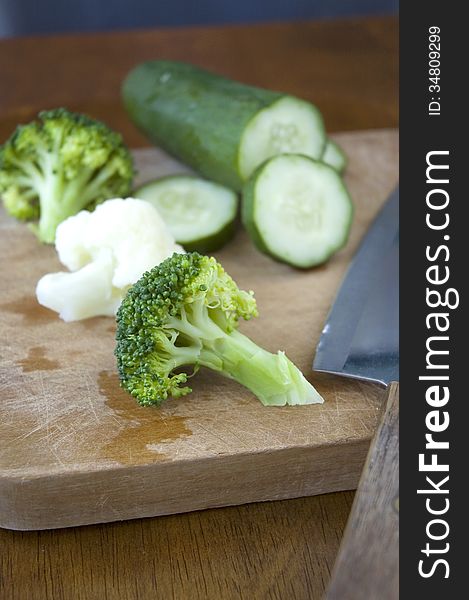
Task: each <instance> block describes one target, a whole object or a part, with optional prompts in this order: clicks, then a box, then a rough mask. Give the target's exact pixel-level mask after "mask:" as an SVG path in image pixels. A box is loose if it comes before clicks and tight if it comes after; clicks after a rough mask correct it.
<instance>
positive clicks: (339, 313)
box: [313, 188, 399, 385]
mask: <svg viewBox="0 0 469 600" xmlns="http://www.w3.org/2000/svg"><path fill="white" fill-rule="evenodd" d="M313 368H314V370H315V371H324V372H327V373H337V374H340V375H345V376H348V377H356V378H359V379H367V380H370V381H376V382H379V383H383V384H385V385H387V384H388V383H389V382H391V381H398V379H399V188H397V189H396V190H394V192H393V193H392V194H391V196H390V198H389V200H388V201H387V202H386V204H385V205H384V208H383V209H382V210H381V212H380V213H379V214H378V216H377V217H376V219H375V221H374V223H373V224H372V225H371V227H370V229H369V231H368V233H367V234H366V236H365V238H364V240H363V241H362V244H361V246H360V248H359V249H358V252H357V253H356V255H355V257H354V259H353V262H352V264H351V265H350V267H349V269H348V271H347V274H346V275H345V278H344V280H343V282H342V285H341V287H340V290H339V292H338V294H337V297H336V299H335V302H334V304H333V306H332V309H331V311H330V313H329V315H328V317H327V320H326V324H325V326H324V329H323V331H322V334H321V338H320V340H319V344H318V347H317V349H316V357H315V360H314V365H313Z"/></svg>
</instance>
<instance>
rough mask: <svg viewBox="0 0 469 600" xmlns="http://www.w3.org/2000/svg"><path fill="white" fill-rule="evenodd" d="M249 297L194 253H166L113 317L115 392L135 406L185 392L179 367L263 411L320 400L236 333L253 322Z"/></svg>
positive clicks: (284, 363)
mask: <svg viewBox="0 0 469 600" xmlns="http://www.w3.org/2000/svg"><path fill="white" fill-rule="evenodd" d="M257 314H258V313H257V307H256V301H255V299H254V296H253V293H252V292H245V291H242V290H240V289H239V288H238V286H237V285H236V283H235V282H234V281H233V279H232V278H231V277H230V276H229V275H228V274H227V273H226V272H225V271H224V269H223V267H222V266H221V265H220V264H219V263H218V262H217V261H216V260H215V258H211V257H208V256H201V255H200V254H197V253H195V252H194V253H188V254H173V256H172V257H171V258H168V259H166V260H165V261H164V262H162V263H160V264H159V265H158V266H156V267H154V268H153V269H152V270H151V271H148V272H146V273H145V274H144V275H143V276H142V277H141V279H140V280H139V281H138V282H137V283H136V284H135V285H133V286H132V287H131V288H130V290H129V291H128V293H127V295H126V297H125V298H124V300H123V302H122V304H121V306H120V308H119V310H118V312H117V334H116V340H117V344H116V349H115V355H116V358H117V365H118V370H119V376H120V380H121V385H122V387H123V388H124V389H126V390H127V391H128V392H130V394H132V396H134V397H135V398H136V399H137V401H138V402H139V403H140V404H142V405H150V404H160V403H161V402H162V401H164V400H166V399H167V398H168V397H178V396H183V395H185V394H188V393H189V392H191V391H192V390H191V388H190V387H189V386H188V385H186V384H187V379H188V374H187V373H186V372H184V371H183V370H182V367H187V366H192V368H193V370H194V371H196V370H197V369H198V368H199V367H200V366H203V367H208V368H210V369H213V370H214V371H218V372H219V373H221V374H223V375H225V376H226V377H229V378H231V379H235V380H236V381H238V382H239V383H241V384H242V385H244V386H246V387H247V388H249V389H250V390H251V391H252V392H253V393H254V394H255V395H256V396H257V397H258V398H259V400H261V402H262V403H263V404H266V405H285V404H312V403H316V402H322V401H323V400H322V398H321V396H320V395H319V394H318V393H317V391H316V390H315V389H314V387H313V386H312V385H311V384H310V383H309V382H308V381H307V380H306V379H305V378H304V376H303V375H302V373H301V372H300V371H299V369H298V368H297V367H296V366H295V365H294V364H293V363H292V362H291V361H290V360H289V359H288V358H287V357H286V356H285V354H284V353H283V352H278V353H277V354H271V353H270V352H267V351H266V350H264V349H262V348H260V347H259V346H257V345H256V344H255V343H254V342H253V341H252V340H250V339H249V338H248V337H246V336H245V335H243V334H241V333H240V332H239V331H238V321H239V319H240V318H242V319H250V318H251V317H256V316H257Z"/></svg>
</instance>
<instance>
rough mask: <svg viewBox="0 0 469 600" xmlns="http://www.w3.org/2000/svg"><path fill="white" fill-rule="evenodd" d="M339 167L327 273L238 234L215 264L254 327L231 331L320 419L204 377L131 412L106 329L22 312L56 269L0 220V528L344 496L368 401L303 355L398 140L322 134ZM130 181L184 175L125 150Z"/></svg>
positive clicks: (384, 181) (159, 159)
mask: <svg viewBox="0 0 469 600" xmlns="http://www.w3.org/2000/svg"><path fill="white" fill-rule="evenodd" d="M334 138H335V139H336V140H337V141H338V142H339V143H341V144H342V145H343V147H344V149H345V150H346V152H347V154H348V155H349V157H350V163H349V167H348V170H347V176H346V179H347V183H348V185H349V188H350V191H351V194H352V197H353V201H354V204H355V209H356V211H355V218H354V224H353V229H352V233H351V238H350V241H349V243H348V245H347V247H346V248H345V249H344V250H342V251H341V252H340V253H339V254H337V255H336V256H335V257H334V258H333V259H332V260H331V261H330V262H329V263H328V264H326V265H324V266H321V267H319V268H317V269H314V270H311V271H309V272H301V271H297V270H294V269H292V268H290V267H288V266H287V265H283V264H279V263H276V262H274V261H272V260H271V259H269V258H268V257H266V256H264V255H262V254H260V253H258V252H257V251H256V250H255V248H254V247H253V246H252V244H251V243H250V241H249V240H248V238H247V237H246V235H245V233H244V232H243V231H242V230H241V229H240V230H239V232H238V233H237V235H236V237H235V239H234V240H233V241H232V242H231V243H229V244H228V245H227V246H226V247H225V248H224V249H223V250H222V251H220V252H219V253H217V256H218V258H219V259H220V260H221V262H222V263H223V265H224V266H225V268H226V269H227V271H228V272H229V273H230V274H231V275H232V276H233V277H234V278H235V280H236V281H237V282H238V284H239V285H240V287H242V288H247V289H253V290H254V291H255V294H256V298H257V301H258V305H259V311H260V317H259V318H258V319H255V320H254V321H250V322H248V323H243V324H242V325H241V329H242V331H243V332H244V333H246V334H248V335H249V336H250V337H252V338H253V339H254V340H255V341H256V342H258V343H259V344H260V345H263V346H264V347H265V348H267V349H268V350H271V351H276V350H278V349H283V350H285V351H286V353H287V354H288V356H289V357H290V358H291V359H292V360H293V361H294V362H295V363H296V364H297V365H298V366H299V367H300V368H301V369H302V370H303V372H304V373H305V374H306V375H307V376H308V377H310V379H311V380H312V381H313V382H314V383H315V385H316V386H317V388H318V389H319V391H320V392H321V393H322V395H323V396H324V398H325V403H324V404H323V405H313V406H304V407H303V406H299V407H282V408H278V407H271V408H266V407H264V406H262V405H261V404H260V402H259V401H258V400H257V399H256V398H255V397H254V396H253V395H252V394H250V393H249V392H248V391H247V390H246V389H244V388H243V387H241V386H240V385H238V384H236V383H235V382H232V381H229V380H227V379H224V378H223V377H220V376H218V375H216V374H215V373H213V372H208V371H201V372H199V373H198V374H197V375H196V376H195V377H194V378H193V379H192V384H193V388H194V391H193V393H192V394H190V395H189V396H186V397H184V398H180V399H178V400H170V401H168V402H167V403H166V404H164V406H163V407H161V408H153V407H152V408H141V407H139V406H138V405H137V404H136V403H135V401H134V400H133V399H132V398H131V397H130V396H129V395H127V394H126V393H125V392H124V391H122V390H121V389H120V387H119V382H118V378H117V373H116V367H115V361H114V356H113V349H114V332H115V326H114V320H113V319H111V318H95V319H91V320H87V321H83V322H77V323H64V322H62V321H61V320H59V319H58V317H57V316H56V314H55V313H53V312H51V311H48V310H46V309H45V308H42V307H40V306H39V305H38V304H37V302H36V299H35V294H34V290H35V285H36V282H37V280H38V279H39V278H40V277H41V276H42V275H43V274H44V273H47V272H51V271H57V270H60V268H61V267H60V264H59V262H58V260H57V257H56V254H55V250H54V249H53V248H52V247H47V246H41V245H39V244H38V242H37V241H36V239H35V237H34V236H33V235H32V234H31V233H30V232H29V230H28V229H27V227H26V226H24V225H21V224H18V223H16V222H14V221H13V220H12V219H10V218H8V217H6V216H5V215H4V214H3V213H2V214H1V216H0V256H1V257H2V260H1V263H0V526H1V527H6V528H11V529H21V530H27V529H47V528H55V527H68V526H74V525H82V524H88V523H97V522H105V521H116V520H121V519H131V518H136V517H146V516H153V515H163V514H170V513H177V512H185V511H191V510H197V509H203V508H208V507H216V506H225V505H230V504H242V503H246V502H255V501H260V500H277V499H281V498H292V497H297V496H306V495H312V494H321V493H324V492H331V491H338V490H344V489H353V488H355V487H356V485H357V482H358V479H359V475H360V471H361V468H362V465H363V462H364V459H365V456H366V452H367V448H368V444H369V441H370V438H371V435H372V433H373V430H374V427H375V424H376V420H377V415H378V411H379V408H380V399H379V398H380V395H381V390H380V388H378V387H376V386H373V385H371V384H364V383H360V382H357V381H352V380H346V379H341V378H338V377H331V376H319V375H313V373H312V372H311V364H312V360H313V356H314V350H315V347H316V344H317V342H318V339H319V335H320V332H321V329H322V325H323V323H324V320H325V317H326V315H327V312H328V310H329V307H330V305H331V303H332V301H333V298H334V295H335V293H336V291H337V289H338V286H339V284H340V281H341V278H342V276H343V275H344V272H345V270H346V267H347V265H348V263H349V261H350V259H351V257H352V255H353V253H354V251H355V250H356V248H357V245H358V243H359V240H360V239H361V237H362V236H363V234H364V232H365V230H366V228H367V227H368V225H369V224H370V221H371V220H372V218H373V217H374V216H375V214H376V213H377V211H378V210H379V208H380V206H381V205H382V203H383V202H384V200H385V199H386V197H387V195H388V194H389V192H390V191H391V189H392V188H393V187H394V186H395V184H396V182H397V178H398V154H397V152H398V139H397V133H396V132H395V131H389V130H386V131H370V132H360V133H347V134H340V135H337V136H334ZM135 156H136V160H137V165H138V167H139V170H140V174H139V179H140V181H144V180H147V179H149V178H151V177H153V176H156V175H158V174H166V173H172V172H178V171H181V170H185V169H183V168H182V167H181V166H180V165H178V164H177V163H176V162H175V161H173V160H172V159H170V158H168V157H167V156H165V155H163V153H161V152H159V151H157V150H153V149H145V150H138V151H136V152H135Z"/></svg>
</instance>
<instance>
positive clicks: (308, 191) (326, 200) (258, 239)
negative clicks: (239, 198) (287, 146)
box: [242, 154, 353, 269]
mask: <svg viewBox="0 0 469 600" xmlns="http://www.w3.org/2000/svg"><path fill="white" fill-rule="evenodd" d="M352 214H353V206H352V202H351V200H350V196H349V194H348V192H347V189H346V187H345V185H344V183H343V181H342V179H341V177H340V175H339V174H338V173H337V171H335V170H334V169H333V168H332V167H330V166H328V165H326V164H324V163H323V162H320V161H316V160H313V159H311V158H309V157H306V156H302V155H299V154H283V155H280V156H276V157H274V158H271V159H270V160H268V161H267V162H265V163H264V164H263V165H261V166H260V167H259V168H258V169H257V170H256V171H255V173H254V174H253V176H252V177H251V178H250V180H249V182H248V183H247V184H246V186H245V188H244V191H243V204H242V220H243V223H244V225H245V227H246V229H247V230H248V232H249V234H250V236H251V238H252V240H253V241H254V243H255V244H256V246H257V247H258V248H259V249H260V250H261V251H262V252H265V253H266V254H269V255H271V256H273V257H274V258H275V259H277V260H280V261H282V262H286V263H289V264H291V265H293V266H295V267H299V268H303V269H307V268H309V267H313V266H315V265H319V264H321V263H323V262H325V261H326V260H327V259H328V258H329V257H330V256H331V255H332V254H334V252H336V251H337V250H339V249H340V248H341V247H342V246H343V245H344V244H345V243H346V241H347V239H348V234H349V231H350V225H351V222H352Z"/></svg>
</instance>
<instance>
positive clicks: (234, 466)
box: [0, 439, 369, 531]
mask: <svg viewBox="0 0 469 600" xmlns="http://www.w3.org/2000/svg"><path fill="white" fill-rule="evenodd" d="M347 447H348V450H347V451H348V455H349V460H348V461H347V464H345V465H344V464H343V460H340V459H341V457H343V445H342V444H336V445H329V446H321V447H311V446H302V447H292V448H287V449H285V448H283V449H278V450H277V451H275V452H259V453H257V454H245V455H241V456H240V455H232V456H229V457H227V456H226V455H221V456H216V457H213V458H212V459H210V460H209V459H205V460H200V461H186V464H181V465H179V468H178V469H177V470H179V474H178V476H175V474H174V471H175V468H174V465H172V464H171V463H158V462H155V463H152V464H150V465H143V466H135V467H132V468H130V469H129V468H128V467H127V468H125V469H114V470H111V471H109V470H108V471H101V472H96V471H94V472H85V473H84V472H75V473H73V472H72V473H67V474H61V475H57V474H54V475H49V476H37V477H35V478H32V479H30V480H27V479H25V478H24V477H9V478H3V480H2V479H1V478H0V528H3V529H11V530H17V531H32V530H44V529H59V528H64V527H77V526H83V525H92V524H96V523H105V522H106V523H107V522H115V521H123V520H128V519H137V518H147V517H156V516H164V515H170V514H179V513H185V512H192V511H197V510H204V509H209V508H218V507H222V506H237V505H241V504H249V503H252V502H264V501H272V500H285V499H289V498H299V497H304V496H315V495H319V494H324V493H330V492H338V491H343V490H350V489H356V487H357V485H358V481H359V478H360V473H361V471H362V468H363V464H364V461H365V458H366V454H367V451H368V447H369V439H366V440H365V439H363V440H358V441H354V442H352V443H349V444H347ZM194 463H195V464H194ZM331 465H332V467H331ZM285 472H288V473H289V481H288V482H286V481H285V477H284V476H283V474H284V473H285ZM100 475H101V477H99V476H100ZM97 476H98V477H97ZM211 480H212V484H210V482H211ZM181 489H182V490H184V491H185V492H186V494H183V495H181V494H180V492H181ZM91 493H93V495H94V496H95V497H96V503H93V504H91V505H90V494H91ZM123 496H124V497H126V500H125V502H124V503H122V504H121V506H122V505H123V506H124V508H123V509H122V508H121V507H119V506H118V503H114V499H116V500H117V499H119V500H120V501H122V497H123ZM194 498H197V500H196V501H194ZM64 507H65V508H64ZM61 511H62V512H61Z"/></svg>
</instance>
